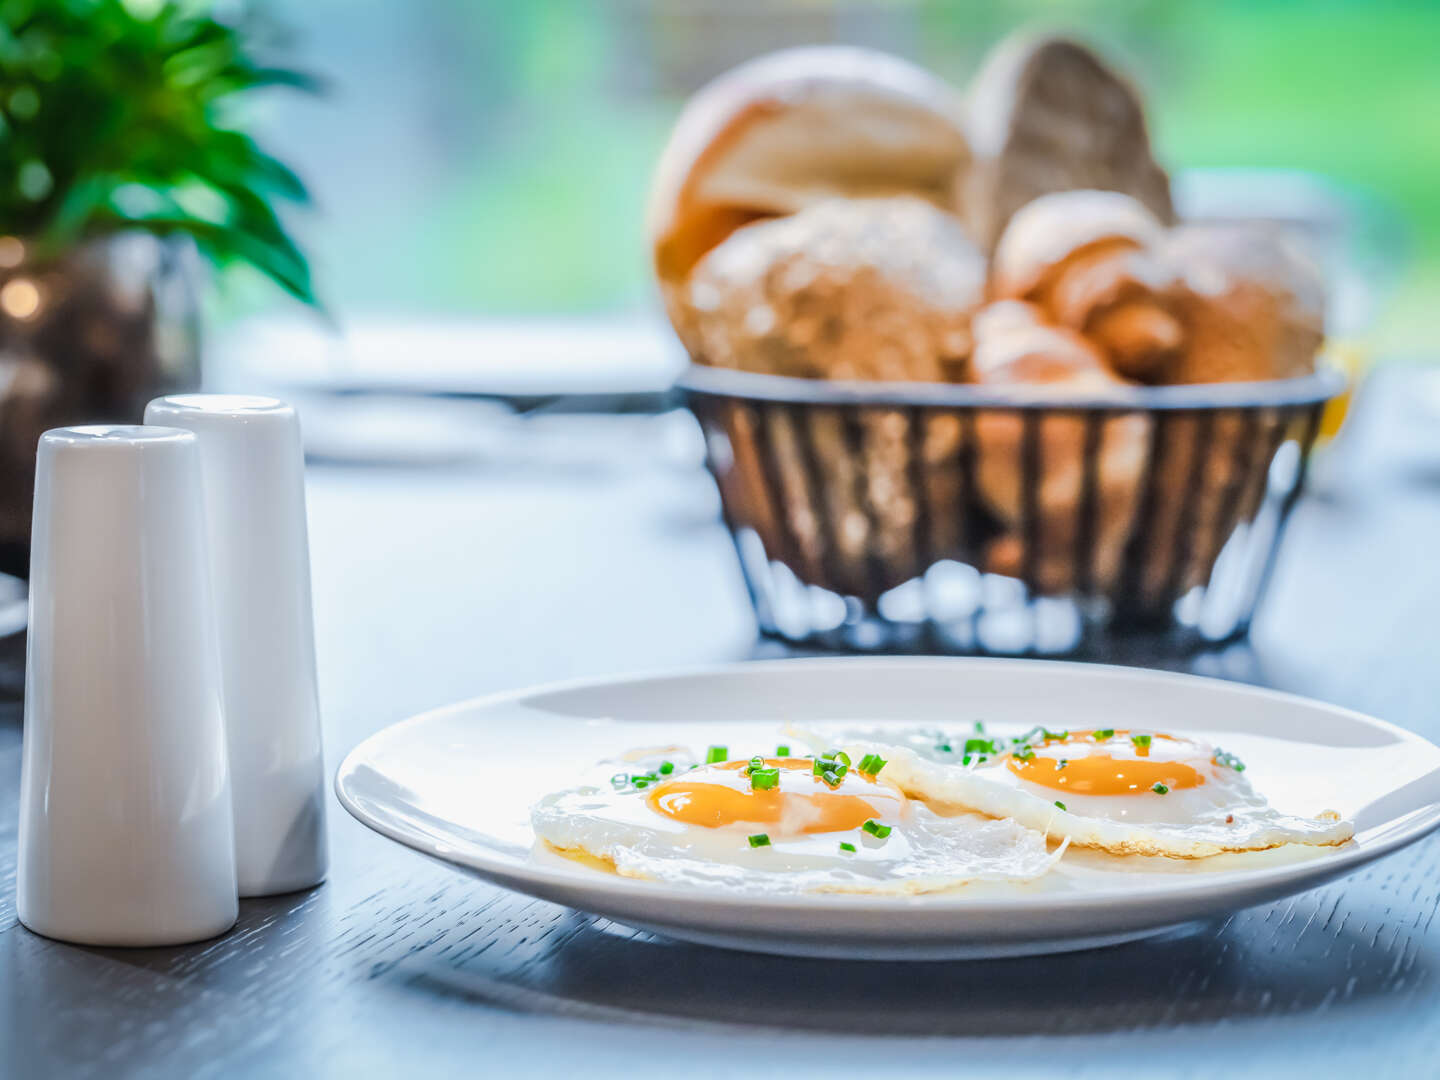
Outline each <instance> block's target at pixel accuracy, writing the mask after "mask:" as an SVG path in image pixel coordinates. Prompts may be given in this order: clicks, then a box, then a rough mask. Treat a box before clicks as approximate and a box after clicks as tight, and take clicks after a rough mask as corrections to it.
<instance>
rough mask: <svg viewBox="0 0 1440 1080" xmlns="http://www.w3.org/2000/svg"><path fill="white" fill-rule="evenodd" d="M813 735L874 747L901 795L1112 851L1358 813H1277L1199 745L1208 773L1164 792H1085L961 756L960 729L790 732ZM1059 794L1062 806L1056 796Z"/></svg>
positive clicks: (1305, 825) (1347, 830) (1192, 850)
mask: <svg viewBox="0 0 1440 1080" xmlns="http://www.w3.org/2000/svg"><path fill="white" fill-rule="evenodd" d="M796 734H797V735H798V736H799V737H801V738H805V739H806V740H807V741H809V742H811V743H812V744H815V745H839V746H843V747H845V748H846V750H847V752H848V753H850V754H851V755H852V756H854V755H856V754H866V753H872V752H873V753H878V754H880V755H881V756H882V757H884V758H886V759H887V760H888V762H889V764H888V765H887V766H886V769H885V778H886V779H887V780H889V781H890V782H891V783H894V784H896V785H898V786H899V787H900V788H901V790H903V791H904V792H905V793H906V794H907V795H909V796H911V797H912V798H915V799H920V800H923V801H925V802H927V803H931V804H935V805H937V806H940V807H943V808H950V809H955V808H959V809H964V810H968V811H973V812H976V813H980V814H984V815H986V816H988V817H993V818H1007V819H1011V820H1013V821H1016V822H1018V823H1020V824H1021V825H1024V826H1027V827H1029V828H1031V829H1035V830H1038V831H1039V832H1042V833H1044V834H1045V835H1046V836H1047V837H1050V838H1052V839H1064V840H1068V841H1069V842H1070V843H1071V844H1072V845H1074V846H1075V847H1077V848H1095V849H1100V850H1103V851H1106V852H1109V853H1110V854H1114V855H1152V856H1155V855H1159V856H1167V857H1170V858H1181V859H1198V858H1207V857H1209V856H1212V855H1219V854H1221V853H1224V852H1244V851H1263V850H1267V849H1270V848H1275V847H1279V846H1281V845H1284V844H1306V845H1319V846H1330V845H1337V844H1343V843H1345V842H1346V841H1347V840H1349V839H1350V838H1351V837H1352V836H1353V835H1354V832H1355V827H1354V823H1353V822H1350V821H1346V820H1343V819H1341V818H1340V816H1339V815H1338V814H1335V813H1333V812H1326V813H1322V814H1320V815H1318V816H1316V817H1313V818H1307V817H1299V816H1295V815H1292V814H1285V813H1282V812H1280V811H1278V810H1276V809H1274V808H1273V807H1271V806H1270V805H1269V803H1268V802H1267V801H1266V799H1265V798H1264V796H1262V795H1260V794H1259V793H1258V792H1256V791H1255V790H1254V788H1253V787H1251V785H1250V782H1249V781H1248V780H1247V779H1246V778H1245V776H1244V774H1243V773H1241V772H1238V771H1236V770H1235V769H1233V768H1230V767H1228V766H1226V765H1222V764H1216V763H1215V762H1214V761H1213V760H1211V758H1212V755H1213V752H1214V751H1213V747H1209V746H1208V744H1204V743H1200V742H1198V741H1196V740H1191V741H1193V742H1195V743H1196V745H1197V746H1198V747H1200V748H1201V758H1202V761H1201V763H1197V767H1201V768H1202V769H1203V770H1204V774H1205V783H1203V784H1201V785H1199V786H1198V787H1191V788H1184V789H1174V790H1171V791H1169V792H1168V793H1166V794H1158V793H1155V792H1153V791H1148V790H1147V791H1138V792H1134V793H1131V794H1125V795H1104V796H1097V795H1081V794H1076V793H1074V792H1062V791H1059V790H1057V789H1055V788H1052V787H1049V786H1047V785H1043V784H1036V783H1031V782H1028V781H1026V780H1024V779H1022V778H1021V777H1019V776H1017V775H1015V773H1013V772H1012V771H1011V770H1010V769H1009V768H1008V767H1007V766H1006V764H1005V760H1006V757H1005V755H1004V754H1000V755H992V756H988V757H987V760H985V761H983V762H981V761H979V760H978V755H972V756H971V761H970V763H969V764H964V763H963V755H962V753H961V752H960V747H961V746H962V745H963V739H957V740H954V741H947V740H946V739H945V737H943V736H941V737H939V738H937V737H936V734H935V733H934V732H930V731H921V730H918V729H911V730H908V731H870V732H855V731H848V732H837V733H835V734H833V735H830V736H828V737H826V736H824V735H822V734H816V733H803V732H801V733H796ZM1062 802H1063V804H1064V805H1063V807H1062V806H1061V805H1058V803H1062Z"/></svg>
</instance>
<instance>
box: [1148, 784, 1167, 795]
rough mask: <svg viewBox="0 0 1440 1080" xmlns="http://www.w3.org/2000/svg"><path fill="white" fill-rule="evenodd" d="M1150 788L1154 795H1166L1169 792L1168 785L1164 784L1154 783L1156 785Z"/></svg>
mask: <svg viewBox="0 0 1440 1080" xmlns="http://www.w3.org/2000/svg"><path fill="white" fill-rule="evenodd" d="M1150 790H1151V791H1153V792H1154V793H1155V794H1156V795H1168V794H1170V789H1169V788H1168V787H1166V786H1165V785H1164V784H1156V785H1155V786H1154V787H1152V788H1151V789H1150Z"/></svg>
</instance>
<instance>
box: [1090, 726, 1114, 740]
mask: <svg viewBox="0 0 1440 1080" xmlns="http://www.w3.org/2000/svg"><path fill="white" fill-rule="evenodd" d="M1114 737H1115V729H1114V728H1113V727H1107V728H1101V729H1100V730H1099V731H1097V732H1095V741H1096V742H1104V741H1105V740H1106V739H1113V738H1114Z"/></svg>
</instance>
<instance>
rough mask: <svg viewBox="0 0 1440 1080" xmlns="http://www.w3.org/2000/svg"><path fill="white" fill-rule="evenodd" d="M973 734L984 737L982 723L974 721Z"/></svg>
mask: <svg viewBox="0 0 1440 1080" xmlns="http://www.w3.org/2000/svg"><path fill="white" fill-rule="evenodd" d="M975 733H976V734H977V735H984V734H985V725H984V723H983V722H981V721H979V720H976V721H975Z"/></svg>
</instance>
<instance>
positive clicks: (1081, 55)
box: [960, 34, 1175, 251]
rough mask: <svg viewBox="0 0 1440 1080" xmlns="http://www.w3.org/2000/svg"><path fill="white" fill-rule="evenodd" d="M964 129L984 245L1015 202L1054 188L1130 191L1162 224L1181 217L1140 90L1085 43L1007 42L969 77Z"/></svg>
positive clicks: (975, 229)
mask: <svg viewBox="0 0 1440 1080" xmlns="http://www.w3.org/2000/svg"><path fill="white" fill-rule="evenodd" d="M966 132H967V134H968V135H969V141H970V146H971V150H972V153H973V154H974V162H973V164H972V166H971V167H970V168H969V169H968V170H966V171H965V173H964V174H963V176H962V181H963V184H964V187H963V194H962V197H961V199H960V203H961V206H962V207H963V211H964V214H965V218H966V221H967V222H968V223H969V224H970V227H971V235H972V236H974V237H975V239H976V241H977V242H978V243H979V244H980V246H981V247H982V248H984V249H985V250H986V251H990V250H993V248H994V246H995V244H996V243H997V242H998V241H999V239H1000V234H1001V233H1002V232H1004V230H1005V226H1006V224H1007V223H1008V222H1009V221H1010V218H1011V216H1012V215H1013V214H1014V213H1015V212H1016V211H1017V210H1019V209H1020V208H1021V207H1022V206H1024V205H1026V204H1027V203H1029V202H1030V201H1032V200H1033V199H1036V198H1039V197H1040V196H1041V195H1048V194H1050V193H1051V192H1055V191H1072V190H1076V189H1085V188H1098V189H1101V190H1105V191H1120V192H1125V193H1126V194H1129V195H1132V196H1133V197H1134V198H1135V199H1137V200H1138V201H1139V202H1140V203H1142V204H1143V205H1144V206H1145V207H1147V208H1148V209H1149V210H1150V212H1151V213H1152V214H1154V215H1155V217H1156V218H1158V219H1159V220H1160V221H1161V222H1162V223H1163V224H1167V225H1168V224H1170V223H1171V222H1173V221H1174V218H1175V211H1174V208H1173V206H1172V204H1171V201H1170V181H1169V178H1168V177H1167V176H1166V175H1165V171H1164V170H1163V169H1161V168H1160V166H1159V165H1157V164H1156V162H1155V159H1154V157H1153V156H1152V154H1151V150H1150V136H1149V134H1148V132H1147V130H1146V126H1145V113H1144V109H1143V107H1142V105H1141V103H1140V97H1139V95H1138V94H1137V93H1136V91H1135V89H1134V88H1133V87H1132V86H1131V85H1130V84H1129V83H1128V82H1127V81H1126V80H1125V79H1123V78H1121V77H1120V76H1119V75H1118V74H1117V73H1116V72H1115V71H1113V70H1112V69H1111V68H1110V67H1109V66H1108V65H1107V64H1106V63H1105V62H1104V61H1103V60H1101V59H1100V57H1098V56H1097V55H1096V54H1095V53H1093V52H1092V51H1090V50H1089V49H1087V48H1086V47H1085V46H1084V45H1081V44H1079V43H1078V42H1074V41H1069V40H1066V39H1064V38H1058V37H1046V36H1038V37H1037V36H1033V35H1027V34H1020V35H1016V36H1012V37H1010V38H1007V39H1006V40H1005V41H1003V42H1001V43H1000V45H998V46H997V47H996V48H995V49H994V50H992V51H991V53H990V56H989V57H988V58H987V59H986V62H985V65H984V66H983V68H982V69H981V71H980V73H979V74H978V75H977V76H976V77H975V80H974V81H973V82H972V83H971V86H970V94H969V100H968V103H967V108H966Z"/></svg>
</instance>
